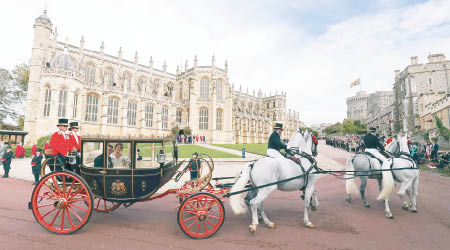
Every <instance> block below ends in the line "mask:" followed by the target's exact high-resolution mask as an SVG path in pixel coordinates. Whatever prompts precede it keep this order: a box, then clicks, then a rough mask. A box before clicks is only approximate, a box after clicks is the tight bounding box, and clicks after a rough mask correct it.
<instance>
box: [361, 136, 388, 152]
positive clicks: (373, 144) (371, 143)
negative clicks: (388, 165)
mask: <svg viewBox="0 0 450 250" xmlns="http://www.w3.org/2000/svg"><path fill="white" fill-rule="evenodd" d="M363 140H364V145H365V147H366V148H374V149H377V148H379V149H381V150H383V151H384V147H383V145H382V144H381V143H380V141H379V140H378V137H376V136H375V135H373V134H371V133H369V134H367V135H366V136H364V138H363Z"/></svg>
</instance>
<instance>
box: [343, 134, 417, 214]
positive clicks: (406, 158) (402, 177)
mask: <svg viewBox="0 0 450 250" xmlns="http://www.w3.org/2000/svg"><path fill="white" fill-rule="evenodd" d="M386 151H388V152H389V153H391V154H395V153H396V152H397V151H398V152H399V153H400V154H401V156H400V157H397V158H391V159H389V161H390V163H391V164H389V165H390V169H381V166H380V163H379V161H378V160H377V159H375V158H371V157H369V156H367V155H365V154H356V155H354V156H351V157H349V158H348V159H347V165H346V171H349V172H352V173H347V178H346V190H347V194H348V198H347V199H346V202H347V205H349V204H350V202H351V199H352V198H351V195H352V194H357V191H356V190H357V187H356V184H355V180H354V178H356V177H359V178H360V180H361V186H360V194H361V199H362V202H363V205H364V206H365V207H370V205H369V203H368V202H367V201H366V198H365V188H366V185H367V179H368V178H373V179H376V180H377V181H378V187H379V189H380V191H381V192H380V195H379V196H378V198H377V199H378V200H384V201H385V212H386V217H388V218H390V219H393V218H394V217H393V216H392V213H391V211H390V208H389V195H390V194H391V193H392V191H393V189H394V187H395V186H394V178H395V181H397V182H399V183H400V184H401V187H400V189H399V191H398V194H399V195H400V198H401V199H402V202H403V205H402V208H403V209H405V210H408V208H410V210H411V212H417V208H416V197H417V188H418V185H419V170H418V168H417V166H416V164H415V162H414V161H413V160H412V159H411V157H410V153H409V149H408V139H407V136H406V135H405V136H403V137H402V136H399V141H397V140H394V141H393V142H391V143H390V144H389V145H388V146H387V147H386ZM353 171H354V172H353ZM380 172H381V174H380ZM382 181H383V184H382ZM410 187H412V196H411V193H410V192H409V188H410ZM405 192H406V193H407V194H408V197H409V198H410V206H408V201H407V200H405V199H404V194H405Z"/></svg>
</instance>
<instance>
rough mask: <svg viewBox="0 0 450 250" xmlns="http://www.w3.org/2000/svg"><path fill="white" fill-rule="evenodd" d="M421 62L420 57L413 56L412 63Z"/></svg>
mask: <svg viewBox="0 0 450 250" xmlns="http://www.w3.org/2000/svg"><path fill="white" fill-rule="evenodd" d="M417 64H419V59H418V58H417V56H412V57H411V65H417Z"/></svg>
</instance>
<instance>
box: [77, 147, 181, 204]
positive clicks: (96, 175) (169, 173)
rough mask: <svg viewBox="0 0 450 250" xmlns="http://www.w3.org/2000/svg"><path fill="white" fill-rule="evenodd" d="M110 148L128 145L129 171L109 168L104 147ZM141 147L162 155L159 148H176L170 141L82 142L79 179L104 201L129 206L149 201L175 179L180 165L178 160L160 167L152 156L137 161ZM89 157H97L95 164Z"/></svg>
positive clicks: (168, 160)
mask: <svg viewBox="0 0 450 250" xmlns="http://www.w3.org/2000/svg"><path fill="white" fill-rule="evenodd" d="M110 144H124V145H128V147H127V149H126V150H127V151H128V152H129V156H130V157H129V159H128V162H127V164H129V165H128V166H129V167H123V168H122V167H121V168H115V167H112V166H111V164H110V159H109V155H108V153H107V152H108V148H107V147H108V145H110ZM143 144H145V145H151V146H152V147H153V149H154V150H152V152H153V153H162V152H161V151H159V150H158V149H159V148H158V146H160V147H161V148H164V147H169V148H170V149H172V150H175V148H176V147H175V144H174V142H173V141H167V140H162V139H154V140H153V139H146V140H111V139H103V140H100V139H83V140H82V152H81V155H82V157H81V158H82V159H81V166H80V169H81V176H82V177H83V179H85V180H86V182H87V183H88V185H89V187H90V188H91V190H92V193H93V194H95V195H97V196H98V197H100V198H102V199H104V200H107V201H114V202H121V203H129V202H135V201H140V200H144V199H147V198H149V197H150V196H151V195H153V194H154V193H155V192H156V191H157V190H158V189H159V188H160V187H161V186H163V185H164V184H166V183H167V182H168V181H169V180H170V179H171V178H172V177H173V176H174V175H175V173H176V172H177V170H178V168H179V167H180V166H181V164H182V162H181V163H180V162H177V159H176V158H174V159H167V160H166V161H164V163H159V162H157V161H156V160H155V157H153V156H155V155H156V154H155V155H152V157H150V160H146V158H145V157H141V160H138V157H140V156H139V155H137V149H138V145H143ZM168 144H169V145H168ZM156 145H157V146H156ZM170 145H172V146H170ZM91 146H94V147H95V146H97V148H94V149H92V148H90V147H91ZM156 151H157V152H156ZM93 152H94V153H93ZM99 152H101V154H99ZM171 153H172V152H171ZM166 154H167V152H164V155H166ZM92 155H96V157H95V159H94V160H92ZM101 156H103V157H101ZM87 159H89V160H87ZM158 159H159V158H158ZM125 162H126V161H125ZM138 165H139V167H138Z"/></svg>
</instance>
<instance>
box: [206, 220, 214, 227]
mask: <svg viewBox="0 0 450 250" xmlns="http://www.w3.org/2000/svg"><path fill="white" fill-rule="evenodd" d="M206 222H208V223H209V225H211V226H213V227H215V226H216V225H214V224H213V223H212V222H211V221H210V220H209V219H208V218H206Z"/></svg>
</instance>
